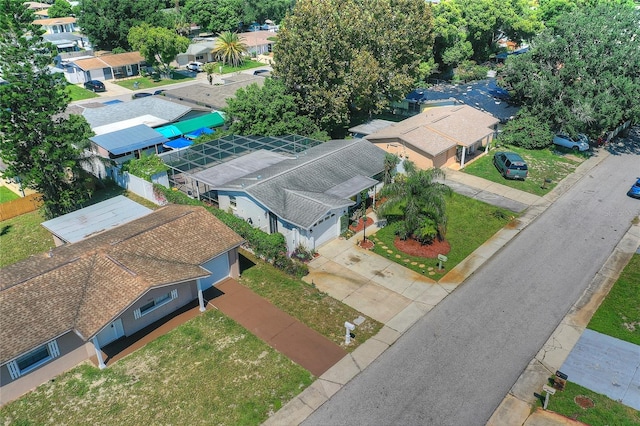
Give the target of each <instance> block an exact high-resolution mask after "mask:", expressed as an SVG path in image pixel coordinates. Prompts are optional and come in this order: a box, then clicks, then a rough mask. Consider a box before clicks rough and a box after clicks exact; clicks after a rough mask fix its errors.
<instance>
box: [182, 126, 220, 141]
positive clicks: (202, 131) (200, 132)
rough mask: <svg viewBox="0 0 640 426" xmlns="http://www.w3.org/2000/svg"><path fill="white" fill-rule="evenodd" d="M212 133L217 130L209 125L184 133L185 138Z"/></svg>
mask: <svg viewBox="0 0 640 426" xmlns="http://www.w3.org/2000/svg"><path fill="white" fill-rule="evenodd" d="M212 133H215V130H211V129H210V128H208V127H201V128H199V129H198V130H195V131H193V132H191V133H189V134H188V135H184V137H185V138H189V139H195V138H198V137H200V136H202V135H210V134H212Z"/></svg>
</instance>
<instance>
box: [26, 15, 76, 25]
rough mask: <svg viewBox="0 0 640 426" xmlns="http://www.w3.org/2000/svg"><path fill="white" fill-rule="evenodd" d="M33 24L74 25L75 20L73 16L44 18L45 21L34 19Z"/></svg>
mask: <svg viewBox="0 0 640 426" xmlns="http://www.w3.org/2000/svg"><path fill="white" fill-rule="evenodd" d="M33 23H34V24H37V25H42V26H44V25H64V24H75V23H76V18H74V17H73V16H64V17H62V18H46V19H36V20H35V21H33Z"/></svg>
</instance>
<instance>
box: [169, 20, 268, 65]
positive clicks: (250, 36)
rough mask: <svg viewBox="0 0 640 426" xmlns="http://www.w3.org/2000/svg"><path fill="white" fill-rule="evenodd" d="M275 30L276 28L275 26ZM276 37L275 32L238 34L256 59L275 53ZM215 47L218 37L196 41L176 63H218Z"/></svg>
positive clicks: (179, 55) (249, 52)
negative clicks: (214, 53) (214, 51)
mask: <svg viewBox="0 0 640 426" xmlns="http://www.w3.org/2000/svg"><path fill="white" fill-rule="evenodd" d="M274 28H276V27H275V26H274ZM275 36H276V34H275V30H273V31H270V30H266V31H262V30H261V31H248V32H244V33H239V34H238V37H239V39H240V41H241V42H242V43H244V44H245V45H246V46H247V53H248V54H250V55H251V56H254V57H259V56H260V55H265V56H269V55H270V54H271V52H272V51H273V46H274V44H275V40H274V39H275ZM215 46H216V37H210V38H206V39H200V40H198V41H194V42H193V43H191V44H190V45H189V47H188V48H187V51H186V52H184V53H180V54H178V55H177V56H176V62H177V63H178V65H180V66H185V65H187V64H188V63H189V62H195V61H197V62H203V63H207V62H216V61H217V59H216V57H215V56H214V55H213V53H212V52H213V50H214V49H215ZM266 63H269V62H266Z"/></svg>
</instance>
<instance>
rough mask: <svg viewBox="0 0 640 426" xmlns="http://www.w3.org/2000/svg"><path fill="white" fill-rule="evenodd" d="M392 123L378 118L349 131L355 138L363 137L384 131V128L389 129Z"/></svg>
mask: <svg viewBox="0 0 640 426" xmlns="http://www.w3.org/2000/svg"><path fill="white" fill-rule="evenodd" d="M393 123H394V122H393V121H389V120H380V119H378V118H376V119H373V120H371V121H367V122H366V123H363V124H360V125H358V126H354V127H352V128H350V129H349V132H351V133H352V134H353V135H355V136H356V137H363V136H367V135H370V134H372V133H375V132H377V131H380V130H382V129H384V128H385V127H389V126H391V125H392V124H393Z"/></svg>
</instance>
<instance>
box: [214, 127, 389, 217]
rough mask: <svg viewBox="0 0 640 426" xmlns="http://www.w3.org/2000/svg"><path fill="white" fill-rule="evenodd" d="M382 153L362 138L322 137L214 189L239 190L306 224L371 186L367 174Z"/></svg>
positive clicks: (376, 169)
mask: <svg viewBox="0 0 640 426" xmlns="http://www.w3.org/2000/svg"><path fill="white" fill-rule="evenodd" d="M384 156H385V152H384V151H383V150H382V149H380V148H378V147H377V146H375V145H373V144H372V143H370V142H369V141H367V140H364V139H352V140H336V141H330V142H325V143H323V144H321V145H318V146H315V147H313V148H310V149H308V150H306V151H304V152H302V153H300V155H298V157H297V158H291V159H287V160H284V161H281V162H278V163H276V164H274V165H271V166H269V167H266V168H264V169H262V170H257V171H254V172H251V173H249V174H247V175H245V176H244V177H242V178H239V179H236V180H234V181H231V182H229V183H228V184H226V185H224V188H220V189H228V190H241V191H242V190H244V191H245V192H247V193H248V194H249V195H251V196H252V197H253V198H255V199H256V200H258V201H259V202H260V203H262V204H263V205H265V206H266V207H268V208H269V209H270V210H271V211H272V212H273V213H275V214H276V215H278V216H279V217H281V218H283V219H284V220H286V221H288V222H290V223H293V224H295V225H297V226H300V227H302V228H304V229H309V228H310V227H312V226H313V224H314V223H315V222H317V221H318V220H319V219H321V218H322V217H323V216H324V215H325V214H326V213H327V212H328V211H329V210H331V209H334V208H337V207H341V206H348V205H351V204H353V202H352V201H351V200H349V197H351V196H353V195H355V194H357V193H359V192H360V191H362V190H364V189H367V188H370V187H371V186H373V185H374V184H375V181H374V180H373V179H370V178H371V177H372V176H375V175H377V174H379V173H381V172H382V171H383V169H384ZM258 176H259V178H258ZM354 178H355V179H354ZM347 182H348V183H347ZM345 183H347V184H346V185H345ZM336 195H337V196H336Z"/></svg>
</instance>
